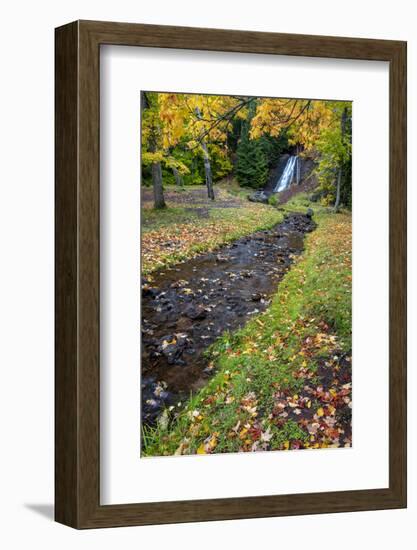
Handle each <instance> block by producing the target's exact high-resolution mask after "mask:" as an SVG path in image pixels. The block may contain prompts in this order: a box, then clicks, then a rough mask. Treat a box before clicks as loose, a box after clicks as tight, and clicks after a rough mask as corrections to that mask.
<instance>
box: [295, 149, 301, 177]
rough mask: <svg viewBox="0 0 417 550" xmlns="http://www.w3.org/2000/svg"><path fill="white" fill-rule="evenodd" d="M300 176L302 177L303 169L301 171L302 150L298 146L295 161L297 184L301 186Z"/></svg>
mask: <svg viewBox="0 0 417 550" xmlns="http://www.w3.org/2000/svg"><path fill="white" fill-rule="evenodd" d="M300 176H301V169H300V148H299V146H298V145H297V158H296V161H295V183H296V184H297V185H300Z"/></svg>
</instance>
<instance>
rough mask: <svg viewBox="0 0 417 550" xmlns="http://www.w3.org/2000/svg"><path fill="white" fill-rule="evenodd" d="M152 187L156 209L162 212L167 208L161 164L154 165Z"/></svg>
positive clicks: (155, 163) (154, 163)
mask: <svg viewBox="0 0 417 550" xmlns="http://www.w3.org/2000/svg"><path fill="white" fill-rule="evenodd" d="M152 186H153V200H154V208H156V209H158V210H160V209H162V208H165V207H166V204H165V199H164V190H163V187H162V167H161V163H160V162H153V163H152Z"/></svg>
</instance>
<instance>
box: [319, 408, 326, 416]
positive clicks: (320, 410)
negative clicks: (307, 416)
mask: <svg viewBox="0 0 417 550" xmlns="http://www.w3.org/2000/svg"><path fill="white" fill-rule="evenodd" d="M317 416H324V411H323V408H322V407H320V408H319V409H317Z"/></svg>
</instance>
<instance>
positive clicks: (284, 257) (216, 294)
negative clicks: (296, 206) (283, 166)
mask: <svg viewBox="0 0 417 550" xmlns="http://www.w3.org/2000/svg"><path fill="white" fill-rule="evenodd" d="M315 227H316V224H315V223H314V221H313V220H312V218H311V216H310V215H308V214H307V215H305V214H301V213H292V214H289V215H287V216H286V218H285V219H284V221H283V222H281V223H280V224H278V225H276V226H275V227H274V228H272V229H270V230H266V231H257V232H256V233H252V234H251V235H247V236H245V237H242V238H240V239H238V240H236V241H233V242H232V243H230V244H228V245H224V246H222V247H220V248H218V249H217V250H216V251H214V252H209V253H205V254H201V255H199V256H197V257H196V258H193V259H191V260H187V261H185V262H183V263H179V264H177V265H175V266H173V267H172V268H169V269H168V268H167V269H163V270H162V271H159V272H157V273H156V274H154V276H153V278H152V282H149V281H147V280H145V279H143V280H142V367H141V369H142V378H141V391H142V422H144V423H145V424H150V425H152V424H154V423H155V421H156V419H157V418H158V416H159V414H160V413H161V411H162V410H163V408H164V407H166V406H171V405H177V404H178V403H179V402H184V401H186V400H187V399H188V397H189V394H190V391H192V392H196V391H197V390H198V389H200V388H202V387H203V386H204V385H205V384H206V383H207V380H208V377H210V375H211V374H212V372H211V369H210V365H209V362H208V360H207V359H206V358H205V357H204V352H205V351H206V350H207V348H208V347H209V346H210V345H211V344H212V343H213V342H214V341H215V340H216V339H217V338H219V336H221V334H222V333H223V332H225V331H235V330H236V329H238V328H240V327H242V326H243V325H245V324H246V322H247V321H248V320H249V319H250V318H251V316H253V315H256V314H258V313H260V312H262V311H264V310H265V309H266V308H267V307H268V305H269V303H270V298H271V297H272V295H273V294H274V293H276V290H277V285H278V283H279V281H280V280H281V279H282V278H283V276H284V274H285V273H286V272H287V271H288V269H289V268H290V266H291V263H292V261H293V258H294V256H296V255H298V254H300V253H301V252H302V250H303V241H304V235H305V233H308V232H310V231H313V229H314V228H315Z"/></svg>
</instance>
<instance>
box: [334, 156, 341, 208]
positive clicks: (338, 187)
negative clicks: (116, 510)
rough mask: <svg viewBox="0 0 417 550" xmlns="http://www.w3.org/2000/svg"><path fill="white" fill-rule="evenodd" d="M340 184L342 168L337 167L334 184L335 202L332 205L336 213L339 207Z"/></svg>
mask: <svg viewBox="0 0 417 550" xmlns="http://www.w3.org/2000/svg"><path fill="white" fill-rule="evenodd" d="M341 183H342V167H341V166H340V167H339V171H338V174H337V184H336V201H335V203H334V211H335V212H337V211H338V210H339V205H340V184H341Z"/></svg>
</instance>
